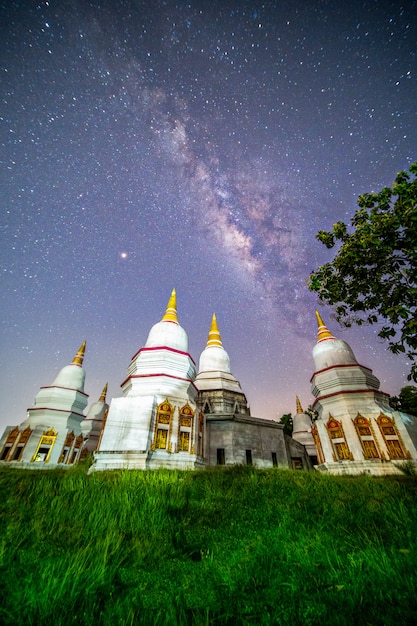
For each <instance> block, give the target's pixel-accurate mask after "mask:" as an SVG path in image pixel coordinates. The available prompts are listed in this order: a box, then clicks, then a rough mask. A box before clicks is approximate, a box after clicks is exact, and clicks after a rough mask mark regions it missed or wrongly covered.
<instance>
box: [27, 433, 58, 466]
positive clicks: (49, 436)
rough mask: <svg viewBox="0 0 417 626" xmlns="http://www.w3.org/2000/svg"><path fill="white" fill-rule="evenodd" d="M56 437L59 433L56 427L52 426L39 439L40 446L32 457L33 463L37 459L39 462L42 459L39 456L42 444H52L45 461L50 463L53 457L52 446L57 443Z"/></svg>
mask: <svg viewBox="0 0 417 626" xmlns="http://www.w3.org/2000/svg"><path fill="white" fill-rule="evenodd" d="M56 437H57V433H56V431H55V429H54V428H50V429H49V430H47V431H46V432H45V433H44V434H43V435H42V436H41V438H40V439H39V443H38V447H37V448H36V452H35V454H34V455H33V457H32V460H31V462H32V463H33V462H35V461H37V462H38V461H41V459H40V456H39V450H40V448H41V446H42V445H45V446H50V448H49V450H48V453H47V455H46V458H45V460H44V461H43V462H44V463H48V461H49V459H50V457H51V452H52V448H53V447H54V445H55V441H56Z"/></svg>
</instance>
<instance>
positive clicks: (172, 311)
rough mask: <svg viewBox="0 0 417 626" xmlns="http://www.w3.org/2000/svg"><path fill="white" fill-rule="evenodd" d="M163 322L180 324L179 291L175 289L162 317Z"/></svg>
mask: <svg viewBox="0 0 417 626" xmlns="http://www.w3.org/2000/svg"><path fill="white" fill-rule="evenodd" d="M162 321H163V322H175V323H176V324H178V317H177V292H176V291H175V289H173V290H172V293H171V295H170V297H169V300H168V304H167V309H166V311H165V314H164V317H163V318H162Z"/></svg>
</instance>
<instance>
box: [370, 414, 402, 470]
mask: <svg viewBox="0 0 417 626" xmlns="http://www.w3.org/2000/svg"><path fill="white" fill-rule="evenodd" d="M376 422H377V424H378V426H379V430H380V431H381V434H382V437H383V438H384V441H385V445H386V446H387V449H388V454H389V457H390V459H406V458H409V456H410V453H409V452H408V451H407V450H406V448H405V446H404V443H403V441H402V439H401V435H400V433H399V432H398V430H397V427H396V425H395V422H394V419H391V418H390V417H388V416H387V415H384V414H383V413H381V414H380V416H379V417H378V419H377V420H376Z"/></svg>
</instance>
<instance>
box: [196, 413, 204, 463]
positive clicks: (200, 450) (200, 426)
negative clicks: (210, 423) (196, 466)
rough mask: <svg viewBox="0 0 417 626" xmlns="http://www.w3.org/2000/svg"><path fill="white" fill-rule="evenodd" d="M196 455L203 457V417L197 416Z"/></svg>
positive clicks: (201, 414) (201, 415)
mask: <svg viewBox="0 0 417 626" xmlns="http://www.w3.org/2000/svg"><path fill="white" fill-rule="evenodd" d="M197 455H198V456H204V415H203V413H200V414H199V416H198V433H197Z"/></svg>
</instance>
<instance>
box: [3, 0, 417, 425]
mask: <svg viewBox="0 0 417 626" xmlns="http://www.w3.org/2000/svg"><path fill="white" fill-rule="evenodd" d="M345 5H346V6H345ZM345 5H342V4H341V3H340V2H332V1H331V0H322V1H320V0H315V1H313V0H311V1H308V0H306V1H303V2H301V0H300V1H295V2H294V1H293V2H286V1H282V2H264V3H260V4H258V3H255V2H240V1H235V2H227V1H221V2H220V1H218V2H216V1H211V2H203V1H200V2H187V3H186V2H177V3H175V2H171V1H170V0H167V1H166V2H162V1H158V0H157V1H155V2H149V1H147V2H144V1H140V0H137V1H134V0H125V1H123V0H122V1H120V2H113V1H110V0H103V1H102V2H87V1H85V0H83V1H81V0H79V1H78V2H77V0H71V1H70V0H67V1H66V0H60V1H59V2H58V1H56V2H54V1H53V0H50V1H49V2H38V3H36V2H29V1H26V2H23V1H22V2H19V1H18V0H16V1H15V2H2V3H1V4H0V9H1V15H0V17H1V20H0V23H1V24H2V26H1V40H0V41H1V43H0V45H1V57H0V63H1V66H0V71H1V74H0V76H1V79H2V83H1V84H2V90H1V93H2V96H1V101H0V122H1V126H0V128H1V154H0V156H1V205H2V212H3V220H2V245H1V249H0V257H1V264H2V278H3V280H2V290H1V298H2V316H1V319H2V335H1V338H2V354H3V375H2V379H1V396H0V397H1V411H0V422H1V425H2V426H4V425H6V424H16V423H19V422H21V421H22V420H23V419H24V418H25V411H26V408H27V407H28V406H31V404H32V402H33V397H34V395H35V394H36V392H37V390H38V389H39V387H40V386H42V385H48V384H50V383H51V382H52V380H53V379H54V377H55V374H56V372H57V370H59V369H60V368H61V367H63V366H64V365H66V364H67V363H69V362H70V361H71V360H72V358H73V356H74V354H75V352H76V351H77V349H78V347H79V345H80V344H81V342H82V341H83V340H84V339H87V353H86V359H85V368H86V371H87V379H86V391H87V393H89V394H90V396H91V400H92V401H94V400H96V399H97V398H98V395H99V394H100V391H101V389H102V387H103V385H104V383H105V382H106V381H108V382H109V396H110V397H112V396H118V395H120V389H119V384H120V382H121V381H122V380H123V379H124V378H125V370H126V367H127V365H128V363H129V361H130V358H131V356H132V355H133V354H134V353H135V352H136V351H137V350H138V349H139V348H140V347H141V346H142V345H143V344H144V342H145V340H146V336H147V333H148V331H149V329H150V327H151V326H152V324H154V323H156V322H157V321H158V320H159V319H160V317H161V315H162V313H163V311H164V309H165V305H166V302H167V300H168V297H169V294H170V292H171V290H172V288H173V287H176V289H177V294H178V314H179V319H180V323H181V324H182V325H183V326H184V328H185V329H186V331H187V333H188V335H189V339H190V352H191V354H192V356H193V358H194V359H195V360H196V361H198V358H199V354H200V352H201V351H202V349H203V348H204V346H205V342H206V339H207V333H208V329H209V325H210V319H211V315H212V313H213V311H215V312H216V314H217V319H218V322H219V327H220V331H221V334H222V339H223V343H224V345H225V348H226V349H227V351H228V352H229V355H230V358H231V365H232V371H233V373H234V374H235V376H236V377H237V378H238V379H239V380H240V381H241V383H242V386H243V389H244V391H245V393H246V394H247V396H248V399H249V402H250V404H251V407H252V413H253V414H255V415H258V416H263V417H269V418H276V417H277V416H278V417H279V416H280V415H281V414H282V413H285V412H288V411H294V409H295V394H298V395H299V396H300V398H301V401H302V404H303V405H304V406H307V405H308V404H310V403H311V402H312V397H311V395H310V384H309V379H310V376H311V374H312V373H313V361H312V358H311V350H312V348H313V346H314V343H315V341H316V323H315V318H314V308H315V307H316V306H317V303H316V301H315V297H314V295H312V294H310V293H309V292H308V289H307V287H306V280H307V277H308V275H309V273H310V271H311V270H313V269H315V268H316V267H317V266H318V265H319V264H322V263H324V262H325V261H327V260H329V259H330V258H331V256H330V255H329V251H327V250H326V249H325V248H324V247H323V246H322V245H321V244H320V243H319V242H317V241H316V240H315V238H314V235H315V233H316V232H317V230H319V229H320V228H330V227H331V225H332V224H333V223H334V222H336V221H337V220H340V219H342V220H344V221H346V220H349V219H350V217H351V216H352V215H353V212H354V210H355V206H356V198H357V196H358V195H359V194H361V193H363V192H367V191H373V190H378V189H379V188H381V187H383V186H385V185H389V184H390V183H391V182H392V181H393V179H394V177H395V174H396V172H398V171H399V170H401V169H407V167H408V166H409V164H410V163H411V162H413V161H415V160H417V150H416V146H417V89H416V76H415V67H416V61H417V59H416V56H417V54H416V53H417V44H416V42H417V32H416V30H417V28H416V19H415V15H416V9H417V3H416V2H404V3H400V4H399V3H397V2H381V1H379V0H369V1H365V2H357V1H353V2H350V3H345ZM321 314H322V316H323V318H324V319H325V320H326V321H327V322H328V325H329V326H330V327H331V330H332V331H333V332H334V333H335V334H336V335H338V336H342V337H343V339H345V340H347V341H348V342H349V343H350V344H351V345H352V348H353V349H354V351H355V354H356V356H357V357H358V360H359V361H361V362H362V363H363V364H365V365H368V366H369V367H372V368H373V369H374V373H375V374H376V375H377V376H378V377H379V378H380V379H381V382H382V387H383V389H384V390H385V391H387V392H388V393H393V394H395V393H398V391H399V388H400V387H401V386H402V385H404V384H405V383H406V374H407V369H408V365H407V363H406V362H404V361H403V360H402V359H401V358H400V357H394V356H393V355H391V354H390V353H388V352H387V350H386V345H385V344H383V343H382V342H381V341H380V340H379V339H377V337H376V334H377V330H378V328H377V327H373V326H372V327H363V328H359V329H349V330H344V329H340V328H339V327H338V326H337V325H336V323H335V322H334V321H333V320H332V317H331V315H332V311H331V309H330V308H324V309H321Z"/></svg>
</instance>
